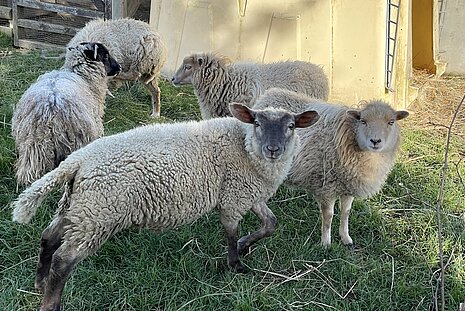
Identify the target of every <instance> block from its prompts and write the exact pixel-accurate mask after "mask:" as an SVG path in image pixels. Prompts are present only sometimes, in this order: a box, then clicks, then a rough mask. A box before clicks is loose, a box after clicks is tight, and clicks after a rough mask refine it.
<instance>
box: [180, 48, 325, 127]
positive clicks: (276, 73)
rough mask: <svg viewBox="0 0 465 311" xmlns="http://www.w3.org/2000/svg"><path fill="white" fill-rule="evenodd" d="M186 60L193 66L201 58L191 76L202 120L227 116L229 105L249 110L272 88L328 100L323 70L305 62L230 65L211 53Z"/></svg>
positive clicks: (225, 59)
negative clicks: (190, 60)
mask: <svg viewBox="0 0 465 311" xmlns="http://www.w3.org/2000/svg"><path fill="white" fill-rule="evenodd" d="M188 58H191V59H192V61H194V62H195V61H196V59H198V58H202V59H203V63H204V64H203V65H202V66H200V68H198V69H196V70H195V72H194V73H193V75H192V85H193V87H194V92H195V94H196V96H197V98H198V101H199V105H200V111H201V114H202V118H203V119H209V118H214V117H224V116H229V115H230V113H229V111H228V104H229V103H231V102H237V103H242V104H245V105H247V106H249V107H253V106H254V104H255V102H256V101H257V99H258V98H259V96H260V95H261V94H263V93H264V92H265V90H267V89H269V88H272V87H278V88H283V89H288V90H292V91H295V92H299V93H304V94H307V95H309V96H311V97H314V98H320V99H324V100H326V99H327V98H328V79H327V77H326V75H325V73H324V72H323V69H322V68H321V67H319V66H317V65H315V64H312V63H309V62H303V61H284V62H276V63H269V64H259V63H251V62H236V63H232V64H231V62H230V60H229V59H227V58H226V57H225V56H222V55H216V54H213V53H201V54H193V55H191V56H189V57H187V59H188Z"/></svg>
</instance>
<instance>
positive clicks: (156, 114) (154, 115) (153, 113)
mask: <svg viewBox="0 0 465 311" xmlns="http://www.w3.org/2000/svg"><path fill="white" fill-rule="evenodd" d="M150 117H151V118H152V119H157V118H159V117H160V112H152V114H151V115H150Z"/></svg>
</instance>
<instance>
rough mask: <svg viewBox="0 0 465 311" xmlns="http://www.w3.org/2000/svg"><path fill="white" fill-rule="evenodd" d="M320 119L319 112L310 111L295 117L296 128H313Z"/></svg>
mask: <svg viewBox="0 0 465 311" xmlns="http://www.w3.org/2000/svg"><path fill="white" fill-rule="evenodd" d="M319 119H320V115H319V114H318V112H316V111H314V110H309V111H305V112H302V113H300V114H297V115H295V127H297V128H304V127H309V126H312V125H313V124H315V123H316V121H318V120H319Z"/></svg>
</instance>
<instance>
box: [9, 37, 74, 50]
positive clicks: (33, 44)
mask: <svg viewBox="0 0 465 311" xmlns="http://www.w3.org/2000/svg"><path fill="white" fill-rule="evenodd" d="M17 42H18V44H17V45H16V46H19V47H22V48H25V49H30V50H32V49H55V50H61V51H64V50H65V47H64V46H61V45H56V44H51V43H44V42H37V41H31V40H25V39H17Z"/></svg>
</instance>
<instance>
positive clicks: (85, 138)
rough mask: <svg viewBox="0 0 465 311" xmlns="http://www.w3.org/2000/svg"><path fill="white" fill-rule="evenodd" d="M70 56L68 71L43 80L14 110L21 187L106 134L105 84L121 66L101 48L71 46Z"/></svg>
mask: <svg viewBox="0 0 465 311" xmlns="http://www.w3.org/2000/svg"><path fill="white" fill-rule="evenodd" d="M68 53H69V57H68V58H67V59H66V62H65V64H64V66H63V68H62V69H61V70H54V71H51V72H48V73H45V74H43V75H41V76H40V77H39V78H38V80H37V82H36V83H34V84H33V85H31V86H30V87H29V89H27V90H26V92H25V93H24V94H23V95H22V97H21V99H20V100H19V102H18V104H17V105H16V107H15V109H14V112H13V117H12V120H11V123H12V135H13V138H14V139H15V142H16V151H17V154H18V158H17V161H16V165H15V166H16V179H17V182H18V184H19V185H22V184H30V183H32V182H33V181H34V180H36V179H37V178H39V177H41V176H42V175H43V174H45V173H46V172H48V171H50V170H52V169H53V168H55V167H56V166H58V164H59V163H60V162H61V161H62V160H63V159H64V158H66V156H67V155H69V154H70V153H71V152H72V151H74V150H76V149H78V148H80V147H82V146H84V145H86V144H88V143H89V142H91V141H92V140H94V139H96V138H98V137H100V136H101V135H102V134H103V121H102V117H103V108H104V104H105V96H106V93H107V90H108V88H107V84H106V82H105V80H106V78H107V76H114V75H116V74H118V73H119V71H120V66H119V64H118V63H117V62H116V61H115V59H114V58H113V57H111V56H110V54H109V53H108V50H107V49H106V48H105V47H104V46H103V45H102V44H100V43H82V44H77V45H76V46H70V47H68Z"/></svg>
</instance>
